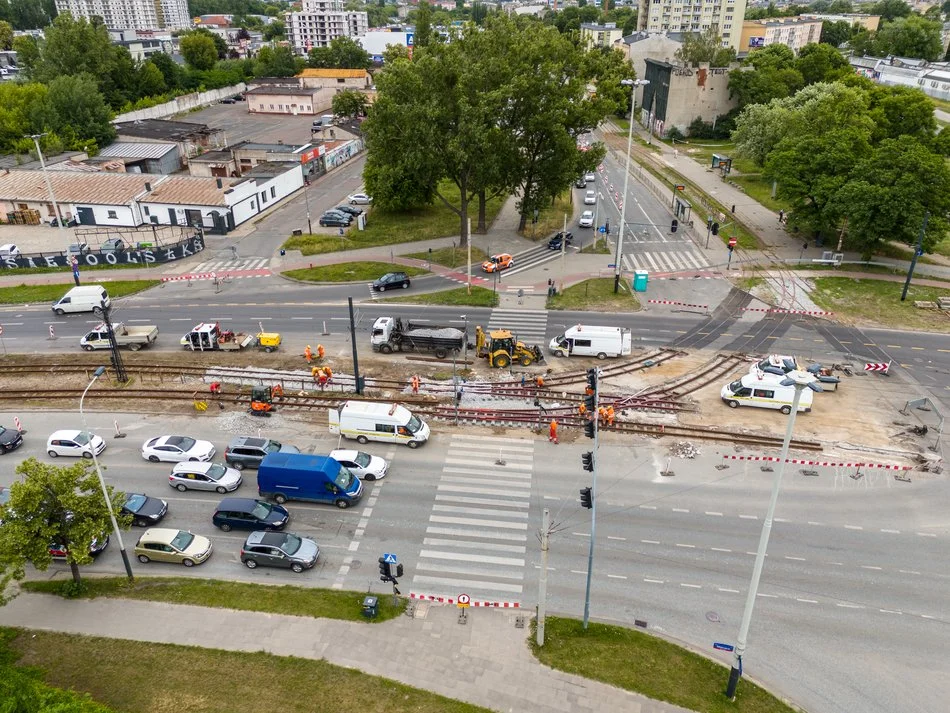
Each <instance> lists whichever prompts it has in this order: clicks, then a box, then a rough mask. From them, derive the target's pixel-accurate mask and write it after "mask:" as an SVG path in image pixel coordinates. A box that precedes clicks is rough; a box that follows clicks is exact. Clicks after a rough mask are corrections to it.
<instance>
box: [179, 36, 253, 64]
mask: <svg viewBox="0 0 950 713" xmlns="http://www.w3.org/2000/svg"><path fill="white" fill-rule="evenodd" d="M179 47H180V48H181V56H182V57H184V58H185V62H187V63H188V66H189V67H191V68H192V69H202V70H208V69H213V68H214V65H215V64H216V63H217V61H218V50H217V48H216V47H215V45H214V41H213V40H212V39H211V38H210V37H208V35H206V34H203V33H198V32H189V33H188V34H186V35H182V37H181V39H180V40H179ZM262 49H267V48H262Z"/></svg>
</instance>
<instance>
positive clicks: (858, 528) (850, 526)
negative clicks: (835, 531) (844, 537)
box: [844, 525, 864, 530]
mask: <svg viewBox="0 0 950 713" xmlns="http://www.w3.org/2000/svg"><path fill="white" fill-rule="evenodd" d="M844 529H845V530H863V529H864V527H863V526H862V525H845V526H844Z"/></svg>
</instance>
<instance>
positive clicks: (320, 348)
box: [317, 344, 327, 359]
mask: <svg viewBox="0 0 950 713" xmlns="http://www.w3.org/2000/svg"><path fill="white" fill-rule="evenodd" d="M326 353H327V350H326V349H324V348H323V345H322V344H318V345H317V359H323V355H324V354H326Z"/></svg>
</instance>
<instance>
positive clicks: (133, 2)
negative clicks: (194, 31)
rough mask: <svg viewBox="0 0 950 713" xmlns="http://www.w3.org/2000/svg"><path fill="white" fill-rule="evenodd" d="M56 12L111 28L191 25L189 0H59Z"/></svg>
mask: <svg viewBox="0 0 950 713" xmlns="http://www.w3.org/2000/svg"><path fill="white" fill-rule="evenodd" d="M56 12H57V13H59V14H62V13H64V12H68V13H69V14H70V15H72V16H73V17H76V18H79V17H84V18H86V19H87V20H91V19H92V18H93V17H101V18H102V21H103V22H104V23H105V26H106V27H108V28H109V29H110V30H112V29H115V30H182V29H186V28H188V27H191V18H189V17H188V0H56Z"/></svg>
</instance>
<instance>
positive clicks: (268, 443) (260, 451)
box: [224, 436, 300, 470]
mask: <svg viewBox="0 0 950 713" xmlns="http://www.w3.org/2000/svg"><path fill="white" fill-rule="evenodd" d="M268 453H300V449H299V448H297V446H292V445H290V444H289V443H281V442H280V441H274V440H271V439H270V438H254V437H252V436H236V437H235V438H232V439H231V442H230V443H229V444H228V447H227V448H226V449H225V451H224V462H225V463H227V464H228V465H229V466H231V467H232V468H234V469H235V470H244V469H245V468H257V466H259V465H260V464H261V461H262V460H264V456H266V455H267V454H268Z"/></svg>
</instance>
